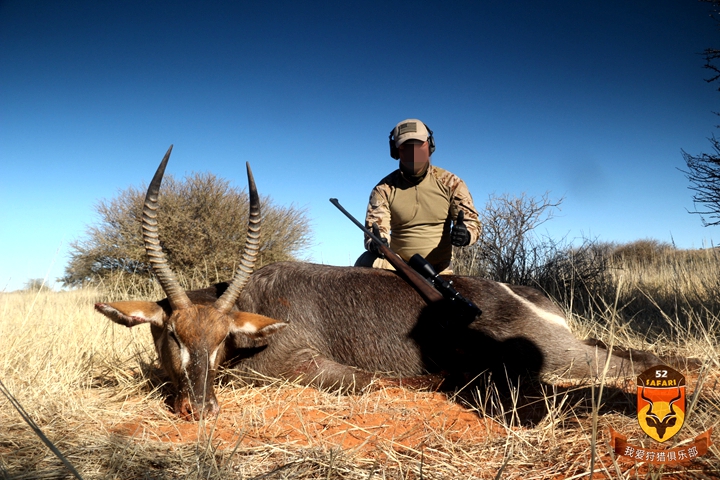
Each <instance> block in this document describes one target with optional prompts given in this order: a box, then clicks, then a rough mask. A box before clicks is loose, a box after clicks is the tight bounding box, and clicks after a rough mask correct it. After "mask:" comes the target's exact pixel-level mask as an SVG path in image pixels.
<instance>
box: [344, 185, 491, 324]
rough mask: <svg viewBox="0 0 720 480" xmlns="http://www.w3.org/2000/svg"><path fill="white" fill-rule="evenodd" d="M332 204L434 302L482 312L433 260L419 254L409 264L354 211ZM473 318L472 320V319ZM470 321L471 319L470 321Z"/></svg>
mask: <svg viewBox="0 0 720 480" xmlns="http://www.w3.org/2000/svg"><path fill="white" fill-rule="evenodd" d="M330 203H332V204H333V205H335V206H336V207H337V208H338V210H340V211H341V212H342V213H344V214H345V216H346V217H348V218H349V219H350V220H351V221H352V222H353V223H354V224H355V225H357V226H358V228H360V230H362V231H363V232H364V233H365V235H367V236H368V237H369V238H370V239H371V240H372V241H373V242H374V243H375V245H376V246H377V247H378V251H379V252H380V253H381V254H382V255H383V256H384V257H385V260H387V261H388V263H390V265H392V266H393V267H394V268H395V271H397V273H398V274H399V275H400V277H402V279H403V280H405V281H406V282H407V283H409V284H410V286H412V287H413V288H414V289H415V290H416V291H417V292H418V293H419V294H420V296H421V297H422V298H423V300H425V302H426V303H427V304H428V305H430V304H433V303H435V302H439V301H441V300H449V301H450V302H451V304H452V305H454V306H457V307H459V308H460V309H461V312H462V313H463V316H468V317H470V318H472V319H474V318H475V317H476V316H478V315H480V314H481V313H482V312H481V311H480V309H479V308H478V307H477V305H475V304H474V303H473V302H471V301H470V300H468V299H467V298H465V297H463V296H462V295H460V292H458V291H457V290H455V288H454V287H453V286H452V281H447V280H445V279H443V278H442V277H441V276H440V275H439V274H438V273H437V272H435V269H434V268H433V267H432V265H430V262H428V261H427V260H425V258H424V257H423V256H422V255H420V254H418V253H416V254H415V255H413V256H412V257H411V258H410V264H409V265H408V264H407V263H405V260H403V259H402V257H400V255H398V254H397V253H395V252H393V251H392V250H391V249H390V247H388V246H387V245H386V244H385V242H383V241H382V240H381V239H380V238H378V236H377V235H375V234H374V233H373V232H371V231H370V230H368V229H367V228H365V225H363V224H362V223H360V222H359V221H357V219H355V217H353V216H352V215H351V214H350V212H348V211H347V210H345V208H343V206H342V205H340V202H338V199H337V198H331V199H330ZM470 321H472V320H470ZM468 323H470V322H468Z"/></svg>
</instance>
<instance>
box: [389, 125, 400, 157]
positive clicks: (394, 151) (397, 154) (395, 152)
mask: <svg viewBox="0 0 720 480" xmlns="http://www.w3.org/2000/svg"><path fill="white" fill-rule="evenodd" d="M394 131H395V129H394V128H393V129H392V130H390V135H389V136H388V139H389V140H390V156H391V157H392V158H394V159H395V160H400V150H398V148H397V147H396V146H395V139H394V138H393V132H394Z"/></svg>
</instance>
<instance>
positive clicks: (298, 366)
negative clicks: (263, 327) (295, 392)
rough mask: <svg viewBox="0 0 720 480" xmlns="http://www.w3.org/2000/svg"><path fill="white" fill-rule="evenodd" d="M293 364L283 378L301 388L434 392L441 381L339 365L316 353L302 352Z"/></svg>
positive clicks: (441, 379)
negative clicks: (385, 389)
mask: <svg viewBox="0 0 720 480" xmlns="http://www.w3.org/2000/svg"><path fill="white" fill-rule="evenodd" d="M295 360H296V361H295V362H293V365H294V367H293V368H292V370H291V371H290V373H289V374H286V375H285V377H287V378H290V379H291V380H294V381H298V382H300V383H302V384H304V385H312V386H314V387H316V388H320V389H325V390H332V389H339V390H341V391H343V392H348V393H360V392H362V391H367V390H374V389H379V388H385V387H406V388H412V389H421V390H426V389H427V390H437V389H438V388H439V387H440V385H441V384H442V382H443V377H442V376H441V375H418V376H414V377H400V378H396V377H390V376H385V375H382V374H378V373H373V372H368V371H366V370H362V369H359V368H355V367H350V366H347V365H342V364H340V363H338V362H336V361H334V360H331V359H329V358H327V357H325V356H323V355H320V354H319V353H317V352H309V351H304V352H302V353H301V354H300V355H298V356H297V357H295Z"/></svg>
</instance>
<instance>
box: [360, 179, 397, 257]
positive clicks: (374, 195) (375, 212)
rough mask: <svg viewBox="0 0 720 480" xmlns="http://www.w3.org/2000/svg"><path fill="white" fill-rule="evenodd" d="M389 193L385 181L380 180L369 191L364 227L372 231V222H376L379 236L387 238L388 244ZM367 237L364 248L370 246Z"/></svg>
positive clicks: (389, 189)
mask: <svg viewBox="0 0 720 480" xmlns="http://www.w3.org/2000/svg"><path fill="white" fill-rule="evenodd" d="M390 193H391V188H390V186H389V185H388V184H387V183H384V182H380V183H378V184H377V185H376V186H375V188H373V190H372V192H370V201H369V202H368V206H367V213H366V214H365V227H367V229H368V230H370V231H372V224H373V223H377V226H378V227H379V228H380V238H384V239H386V240H387V242H388V245H389V244H390V200H389V199H390ZM371 242H372V240H370V238H369V237H366V238H365V248H366V249H367V248H368V247H369V246H370V243H371Z"/></svg>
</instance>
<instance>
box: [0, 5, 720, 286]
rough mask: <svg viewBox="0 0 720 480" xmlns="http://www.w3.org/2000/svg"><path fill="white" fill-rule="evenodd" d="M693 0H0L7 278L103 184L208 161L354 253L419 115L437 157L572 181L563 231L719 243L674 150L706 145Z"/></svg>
mask: <svg viewBox="0 0 720 480" xmlns="http://www.w3.org/2000/svg"><path fill="white" fill-rule="evenodd" d="M710 11H711V9H710V5H709V4H707V3H700V2H697V1H694V0H659V1H627V0H608V1H603V2H587V1H578V0H567V1H558V0H551V1H547V2H529V1H516V0H493V1H484V2H480V1H466V2H422V1H415V2H393V1H377V2H343V1H326V2H322V1H318V2H298V1H290V2H285V1H274V2H243V1H233V2H229V1H214V2H180V1H173V2H168V1H150V2H148V1H123V2H98V1H85V2H83V1H75V0H68V1H64V2H51V1H32V0H20V1H18V0H6V1H0V205H1V206H2V208H0V245H1V246H2V248H0V291H10V290H14V289H16V288H20V287H22V286H23V284H24V283H25V282H26V281H27V280H28V279H30V278H39V277H45V276H47V277H48V278H49V280H50V281H51V282H52V280H54V279H56V278H57V277H59V276H61V275H62V274H63V271H64V267H65V264H66V262H67V253H68V246H69V245H68V244H69V243H70V242H71V241H72V240H74V239H77V238H80V237H82V236H83V234H84V231H85V228H86V226H87V225H89V224H91V223H92V222H94V221H96V220H97V217H96V215H95V211H94V206H95V204H96V202H97V201H98V200H100V199H102V198H112V197H114V196H115V195H116V194H117V193H118V192H119V191H120V190H123V189H125V188H127V187H128V186H130V185H135V186H139V185H140V184H142V183H143V182H148V181H149V179H150V177H151V176H152V174H153V172H154V170H155V168H156V167H157V164H158V162H159V161H160V159H161V158H162V156H163V154H164V153H165V150H166V149H167V148H168V146H169V145H170V144H171V143H172V144H174V145H175V149H174V151H173V152H174V153H173V156H172V160H171V163H170V165H169V172H171V173H173V174H175V175H177V176H182V175H184V174H186V173H189V172H192V171H210V172H213V173H215V174H217V175H219V176H221V177H224V178H228V179H230V180H232V181H233V182H234V183H235V184H236V185H238V186H239V187H244V186H245V178H244V169H243V165H244V162H245V161H250V163H251V165H252V167H253V170H254V173H255V178H256V181H257V184H258V188H259V190H260V192H261V193H262V194H265V195H269V196H270V197H271V198H272V199H273V200H274V201H275V203H277V204H280V205H291V204H294V205H296V206H299V207H304V208H307V212H308V216H309V218H310V220H311V221H312V228H313V232H314V240H313V242H314V243H313V247H312V248H311V249H310V250H309V251H308V252H306V253H307V258H308V259H309V260H310V261H314V262H321V263H327V264H334V265H349V264H352V263H353V262H354V260H355V258H356V257H357V256H358V255H359V254H360V253H361V251H362V234H361V232H360V231H359V230H357V229H356V227H355V226H353V225H352V224H351V223H350V222H349V221H347V220H346V219H345V217H343V216H342V215H341V214H340V213H339V212H338V211H337V210H336V209H335V208H334V207H333V206H332V205H331V204H330V203H329V202H328V198H330V197H337V198H339V199H340V201H341V203H343V205H344V206H345V207H346V208H347V209H348V210H350V211H351V212H354V213H355V214H356V215H357V216H359V217H362V215H363V214H364V210H365V206H366V203H367V199H368V195H369V193H370V190H371V188H372V187H373V186H374V185H375V183H377V181H378V180H380V178H382V177H383V176H384V175H386V174H387V173H389V172H390V171H391V170H393V169H395V168H396V167H397V165H396V162H395V161H393V160H391V159H390V157H389V155H388V143H387V135H388V132H389V131H390V129H391V128H392V127H393V126H394V125H395V123H397V122H398V121H400V120H402V119H404V118H408V117H416V118H420V119H422V120H423V121H425V122H426V123H427V124H428V125H429V126H430V128H432V129H433V130H434V131H435V138H436V142H437V151H436V153H435V155H433V162H434V163H435V164H436V165H438V166H441V167H443V168H446V169H448V170H450V171H452V172H454V173H456V174H457V175H459V176H460V177H461V178H463V179H464V180H465V182H466V183H467V184H468V186H469V188H470V191H471V192H472V194H473V197H474V199H475V203H476V206H478V207H479V208H481V207H482V206H483V205H484V204H485V202H486V200H487V198H488V195H490V194H492V193H496V194H503V193H509V194H512V195H519V194H521V193H523V192H525V193H527V194H528V195H535V196H538V195H541V194H542V193H544V192H545V191H550V192H551V193H550V194H551V196H552V197H554V198H557V197H561V196H564V197H565V201H564V203H563V204H562V211H561V212H559V213H558V217H556V218H555V219H554V220H552V221H551V222H549V223H547V224H546V225H544V227H543V228H544V232H545V233H547V234H549V235H551V236H554V237H556V238H560V237H562V236H565V235H567V236H568V238H570V239H573V238H580V237H583V236H585V237H590V238H598V239H599V240H601V241H617V242H627V241H632V240H637V239H640V238H655V239H658V240H661V241H671V240H674V241H675V243H676V244H677V245H678V246H679V247H681V248H699V247H703V246H706V245H709V244H711V243H712V244H715V245H717V244H720V228H719V227H708V228H705V227H703V226H702V224H701V221H700V218H699V217H698V216H697V215H690V214H688V213H687V210H688V209H690V210H692V209H693V204H692V192H691V191H690V190H688V188H687V187H688V182H687V180H686V179H685V177H684V176H683V174H682V173H681V172H679V171H678V168H683V167H684V162H683V159H682V156H681V149H684V150H686V151H688V152H690V153H700V152H706V151H710V149H711V146H710V143H709V141H708V137H710V136H711V135H712V134H713V133H714V132H715V125H716V124H718V123H720V119H718V117H717V116H716V115H714V114H713V111H719V110H720V108H719V106H718V105H719V102H718V100H720V94H719V93H718V92H717V91H716V90H715V88H716V87H715V86H713V85H709V84H707V83H705V82H704V78H706V77H707V76H708V75H709V72H708V71H706V70H704V69H703V68H702V65H703V59H702V57H701V55H700V54H701V52H702V51H703V50H704V49H705V48H708V47H715V48H720V30H718V28H717V26H716V24H715V23H714V22H713V20H712V19H711V18H710V17H709V14H710Z"/></svg>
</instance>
